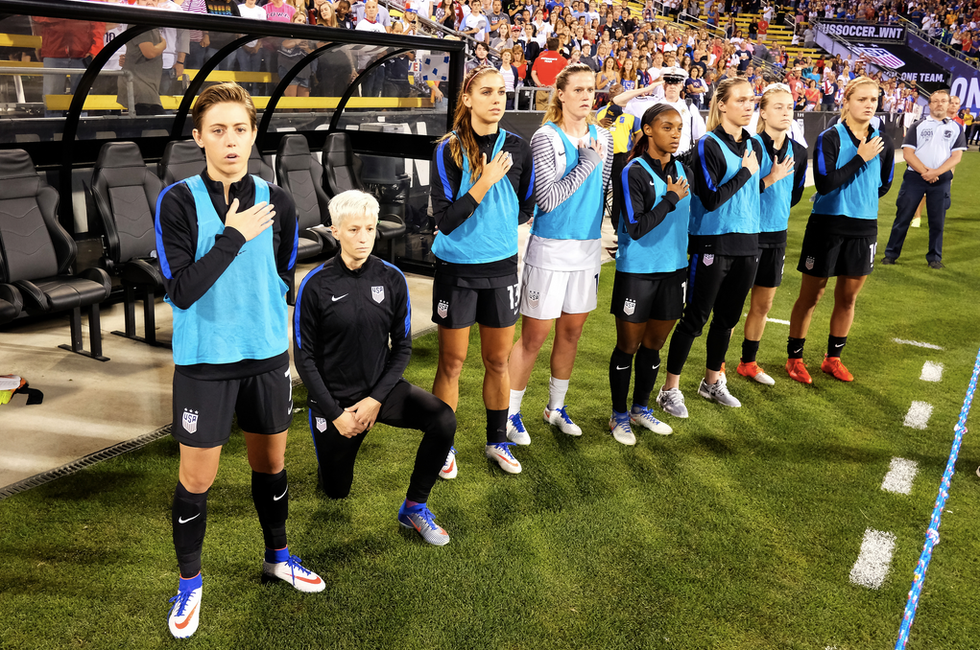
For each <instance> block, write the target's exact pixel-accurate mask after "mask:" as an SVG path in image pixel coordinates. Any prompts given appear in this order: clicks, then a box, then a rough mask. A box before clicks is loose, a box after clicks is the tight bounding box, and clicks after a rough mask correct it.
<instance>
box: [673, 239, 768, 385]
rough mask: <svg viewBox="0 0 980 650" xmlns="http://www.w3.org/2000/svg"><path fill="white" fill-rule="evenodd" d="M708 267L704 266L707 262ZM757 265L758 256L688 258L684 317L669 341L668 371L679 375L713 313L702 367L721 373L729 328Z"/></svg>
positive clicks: (730, 329) (736, 317)
mask: <svg viewBox="0 0 980 650" xmlns="http://www.w3.org/2000/svg"><path fill="white" fill-rule="evenodd" d="M705 258H708V259H709V260H710V262H711V263H710V264H706V263H705V262H706V259H705ZM758 266H759V257H758V256H757V255H738V256H732V255H714V256H708V255H702V254H696V255H691V263H690V267H689V269H688V279H687V305H686V306H685V307H684V316H683V317H682V318H681V320H680V322H679V323H678V324H677V328H676V329H675V330H674V335H673V336H672V337H671V339H670V351H669V352H668V354H667V372H669V373H671V374H672V375H679V374H681V371H682V370H683V369H684V364H685V363H686V362H687V357H688V355H689V354H690V353H691V346H692V345H693V344H694V339H696V338H697V337H699V336H701V331H702V330H703V329H704V324H705V323H707V322H708V316H710V315H711V312H712V310H713V311H714V317H713V318H712V319H711V328H710V329H709V330H708V341H707V359H706V363H705V367H706V368H708V369H709V370H716V371H717V370H721V364H722V363H723V362H724V361H725V354H726V353H727V352H728V341H729V339H730V338H731V336H732V328H734V327H735V325H737V324H738V319H739V318H741V316H742V307H743V306H744V305H745V297H746V296H748V295H749V290H751V289H752V284H753V283H754V282H755V272H756V269H757V268H758Z"/></svg>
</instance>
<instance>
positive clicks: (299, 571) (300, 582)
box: [262, 555, 327, 593]
mask: <svg viewBox="0 0 980 650" xmlns="http://www.w3.org/2000/svg"><path fill="white" fill-rule="evenodd" d="M262 575H264V576H266V577H267V578H278V579H279V580H285V581H286V582H288V583H289V584H291V585H292V586H294V587H296V589H298V590H300V591H305V592H307V593H314V592H318V591H323V590H324V589H326V587H327V583H325V582H324V581H323V578H321V577H320V576H318V575H317V574H315V573H313V572H312V571H310V570H309V569H307V568H306V567H304V566H303V561H302V560H301V559H299V558H298V557H296V556H295V555H290V556H289V559H288V560H286V561H285V562H263V563H262Z"/></svg>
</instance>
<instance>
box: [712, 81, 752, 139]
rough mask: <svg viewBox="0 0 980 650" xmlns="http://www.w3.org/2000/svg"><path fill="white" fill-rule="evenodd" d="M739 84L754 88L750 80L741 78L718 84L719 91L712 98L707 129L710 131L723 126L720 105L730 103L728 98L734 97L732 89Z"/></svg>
mask: <svg viewBox="0 0 980 650" xmlns="http://www.w3.org/2000/svg"><path fill="white" fill-rule="evenodd" d="M738 84H745V85H746V86H749V87H750V88H751V87H752V84H750V83H749V81H748V79H742V78H740V77H728V78H727V79H725V80H724V81H722V82H721V83H720V84H718V89H717V90H716V91H715V94H714V97H712V98H711V109H710V110H709V111H708V123H707V124H705V127H706V128H707V129H708V130H709V131H714V130H715V129H717V128H718V125H719V124H721V111H720V110H719V109H718V104H723V103H725V102H727V101H728V98H729V97H731V96H732V88H734V87H735V86H737V85H738Z"/></svg>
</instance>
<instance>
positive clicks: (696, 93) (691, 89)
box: [684, 65, 708, 110]
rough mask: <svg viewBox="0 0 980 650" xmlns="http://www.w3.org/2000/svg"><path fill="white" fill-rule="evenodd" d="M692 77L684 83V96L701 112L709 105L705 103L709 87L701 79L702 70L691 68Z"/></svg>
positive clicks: (697, 67)
mask: <svg viewBox="0 0 980 650" xmlns="http://www.w3.org/2000/svg"><path fill="white" fill-rule="evenodd" d="M689 74H690V77H688V79H687V81H685V82H684V94H685V95H686V97H687V98H688V99H690V100H691V106H692V107H694V108H696V109H698V110H701V109H703V108H704V107H705V106H706V105H707V104H706V103H705V101H704V96H705V93H707V92H708V85H707V84H706V83H705V81H704V79H702V78H701V68H700V67H699V66H696V65H695V66H691V70H690V73H689Z"/></svg>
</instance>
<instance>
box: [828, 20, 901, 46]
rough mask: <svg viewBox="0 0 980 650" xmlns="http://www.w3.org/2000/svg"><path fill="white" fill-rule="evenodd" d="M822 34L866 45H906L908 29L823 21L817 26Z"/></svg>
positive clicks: (887, 25) (840, 21) (883, 25)
mask: <svg viewBox="0 0 980 650" xmlns="http://www.w3.org/2000/svg"><path fill="white" fill-rule="evenodd" d="M817 29H819V30H820V31H822V32H826V33H828V34H836V35H837V36H840V37H841V38H843V39H845V40H849V41H850V40H860V41H863V42H865V43H904V42H905V37H906V29H905V27H904V26H902V25H890V24H881V25H868V24H862V23H853V22H846V21H843V20H839V21H837V20H821V21H820V23H819V24H818V26H817Z"/></svg>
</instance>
